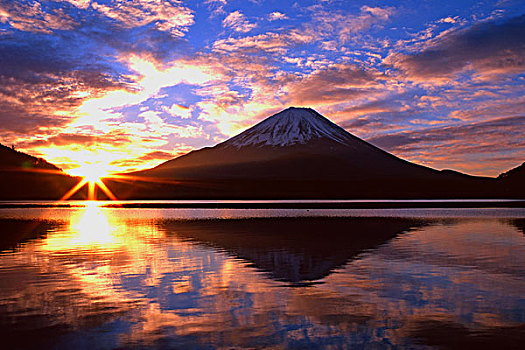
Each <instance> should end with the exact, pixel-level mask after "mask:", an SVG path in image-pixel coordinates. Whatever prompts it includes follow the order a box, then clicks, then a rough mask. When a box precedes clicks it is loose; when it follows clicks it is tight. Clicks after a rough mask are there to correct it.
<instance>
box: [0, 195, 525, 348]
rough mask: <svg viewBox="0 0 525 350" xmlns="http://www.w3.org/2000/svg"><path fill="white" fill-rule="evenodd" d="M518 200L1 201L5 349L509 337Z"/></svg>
mask: <svg viewBox="0 0 525 350" xmlns="http://www.w3.org/2000/svg"><path fill="white" fill-rule="evenodd" d="M524 234H525V212H524V210H523V209H508V210H506V209H472V210H468V209H465V210H451V209H447V210H432V209H426V210H418V209H409V210H375V211H374V210H361V211H360V210H310V211H307V210H231V209H228V210H225V209H214V210H212V209H116V208H99V207H96V206H94V205H90V206H88V207H86V208H32V209H29V208H26V209H1V210H0V236H1V239H0V336H1V339H2V342H3V345H4V346H5V348H57V349H83V348H84V349H93V348H102V349H105V348H108V349H113V348H179V349H216V348H222V349H232V348H256V349H260V348H269V349H280V348H292V349H302V348H329V349H334V348H335V349H338V348H352V349H354V348H358V349H359V348H365V349H388V348H410V349H419V348H421V349H427V348H437V347H445V348H446V347H455V348H462V349H465V348H469V347H470V348H482V347H485V348H502V349H504V348H518V345H522V343H521V342H522V341H523V338H524V337H525V298H524V295H525V293H524V292H523V291H525V236H524Z"/></svg>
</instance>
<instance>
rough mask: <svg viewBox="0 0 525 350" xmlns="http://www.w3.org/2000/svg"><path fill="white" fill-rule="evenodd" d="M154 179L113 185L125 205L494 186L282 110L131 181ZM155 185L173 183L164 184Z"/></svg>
mask: <svg viewBox="0 0 525 350" xmlns="http://www.w3.org/2000/svg"><path fill="white" fill-rule="evenodd" d="M130 175H132V176H136V177H140V178H143V179H144V180H147V179H161V180H160V181H157V182H156V184H153V185H152V184H149V185H145V184H140V183H136V185H137V186H136V187H135V188H134V189H130V188H129V186H128V187H126V186H122V185H119V184H117V183H115V182H113V183H111V186H112V188H114V189H115V191H116V192H118V194H119V195H121V196H123V197H124V198H462V197H463V198H476V197H494V196H497V193H496V190H495V189H496V187H497V186H496V185H497V181H496V180H495V179H493V178H486V177H476V176H469V175H466V174H462V173H459V172H456V171H451V170H444V171H439V170H435V169H432V168H428V167H425V166H421V165H417V164H414V163H411V162H408V161H406V160H403V159H401V158H398V157H396V156H394V155H392V154H390V153H388V152H385V151H383V150H381V149H379V148H378V147H375V146H373V145H371V144H370V143H367V142H365V141H363V140H361V139H360V138H358V137H356V136H354V135H352V134H350V133H349V132H347V131H346V130H344V129H343V128H341V127H339V126H337V125H336V124H334V123H332V122H331V121H330V120H328V119H327V118H325V117H323V116H322V115H321V114H319V113H317V112H316V111H314V110H313V109H311V108H294V107H291V108H288V109H285V110H283V111H281V112H279V113H277V114H275V115H273V116H271V117H269V118H267V119H265V120H263V121H261V122H260V123H258V124H256V125H255V126H253V127H251V128H249V129H248V130H246V131H244V132H242V133H241V134H239V135H237V136H234V137H232V138H231V139H229V140H227V141H225V142H222V143H220V144H218V145H216V146H214V147H206V148H203V149H200V150H196V151H192V152H189V153H188V154H186V155H183V156H180V157H178V158H175V159H172V160H169V161H167V162H165V163H162V164H160V165H159V166H157V167H155V168H152V169H148V170H144V171H140V172H135V173H132V174H130ZM162 179H164V180H167V181H171V182H172V183H176V184H175V185H170V186H168V185H163V184H161V181H162Z"/></svg>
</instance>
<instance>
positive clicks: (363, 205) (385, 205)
mask: <svg viewBox="0 0 525 350" xmlns="http://www.w3.org/2000/svg"><path fill="white" fill-rule="evenodd" d="M89 203H91V202H89ZM82 207H85V205H84V204H83V203H82V202H80V201H78V202H77V201H76V202H56V203H53V202H49V203H27V202H25V203H0V209H17V208H82ZM100 207H101V208H137V209H140V208H144V209H155V208H156V209H414V208H444V209H451V208H458V209H477V208H525V200H500V201H468V200H465V201H446V200H443V201H440V200H435V201H431V202H425V201H395V202H389V201H385V202H380V201H377V202H370V201H363V202H359V201H356V202H337V201H333V202H331V201H330V202H304V203H298V202H294V201H290V202H286V201H280V202H271V201H269V202H266V201H255V200H254V202H252V203H250V202H247V201H239V202H235V201H231V202H171V203H166V202H158V203H156V202H129V203H126V202H120V201H119V202H117V203H111V202H106V201H101V202H100Z"/></svg>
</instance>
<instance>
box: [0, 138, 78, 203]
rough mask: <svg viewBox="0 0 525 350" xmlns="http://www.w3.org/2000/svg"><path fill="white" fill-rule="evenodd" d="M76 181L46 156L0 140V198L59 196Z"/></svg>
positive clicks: (45, 197)
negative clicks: (20, 149) (16, 147)
mask: <svg viewBox="0 0 525 350" xmlns="http://www.w3.org/2000/svg"><path fill="white" fill-rule="evenodd" d="M76 182H78V178H74V177H71V176H69V175H67V174H65V173H63V172H62V170H60V168H58V167H57V166H55V165H53V164H51V163H49V162H47V161H46V160H44V159H42V158H37V157H33V156H31V155H29V154H26V153H23V152H18V151H15V150H14V149H12V148H9V147H6V146H4V145H1V144H0V199H5V200H7V199H58V198H60V197H62V195H64V194H65V193H66V192H67V191H68V189H69V188H71V187H73V186H74V185H75V184H76Z"/></svg>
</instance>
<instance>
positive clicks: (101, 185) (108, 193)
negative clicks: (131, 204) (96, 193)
mask: <svg viewBox="0 0 525 350" xmlns="http://www.w3.org/2000/svg"><path fill="white" fill-rule="evenodd" d="M95 183H96V184H97V185H98V187H99V188H100V189H101V190H102V192H104V193H105V194H106V196H108V197H109V199H111V200H112V201H116V200H118V199H117V197H116V196H115V195H114V194H113V192H111V190H110V189H109V188H108V186H106V184H105V183H104V182H103V181H102V179H98V180H97V181H95Z"/></svg>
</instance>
